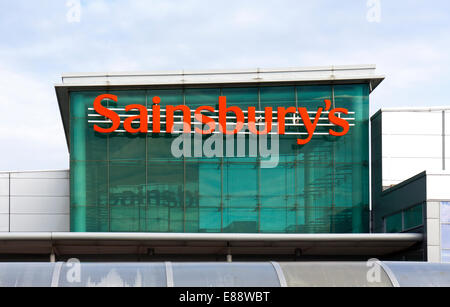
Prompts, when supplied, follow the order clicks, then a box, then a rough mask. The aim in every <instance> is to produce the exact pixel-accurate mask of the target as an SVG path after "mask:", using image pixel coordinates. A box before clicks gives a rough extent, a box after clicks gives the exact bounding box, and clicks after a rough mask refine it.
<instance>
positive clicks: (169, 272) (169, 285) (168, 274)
mask: <svg viewBox="0 0 450 307" xmlns="http://www.w3.org/2000/svg"><path fill="white" fill-rule="evenodd" d="M165 264H166V280H167V288H173V287H174V286H175V284H174V282H173V269H172V263H171V262H166V263H165Z"/></svg>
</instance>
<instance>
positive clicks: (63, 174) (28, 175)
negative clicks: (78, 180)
mask: <svg viewBox="0 0 450 307" xmlns="http://www.w3.org/2000/svg"><path fill="white" fill-rule="evenodd" d="M11 178H14V179H17V178H19V179H69V171H53V172H23V173H20V172H18V173H11Z"/></svg>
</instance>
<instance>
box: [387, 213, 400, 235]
mask: <svg viewBox="0 0 450 307" xmlns="http://www.w3.org/2000/svg"><path fill="white" fill-rule="evenodd" d="M385 223H386V232H387V233H398V232H402V231H403V227H402V224H403V222H402V213H397V214H395V215H392V216H389V217H387V218H386V219H385Z"/></svg>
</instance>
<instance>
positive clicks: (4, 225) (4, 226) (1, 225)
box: [0, 214, 9, 232]
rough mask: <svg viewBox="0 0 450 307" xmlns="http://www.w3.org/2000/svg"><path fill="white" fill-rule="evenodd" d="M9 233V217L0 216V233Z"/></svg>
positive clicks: (6, 215)
mask: <svg viewBox="0 0 450 307" xmlns="http://www.w3.org/2000/svg"><path fill="white" fill-rule="evenodd" d="M8 231H9V215H8V214H0V232H8Z"/></svg>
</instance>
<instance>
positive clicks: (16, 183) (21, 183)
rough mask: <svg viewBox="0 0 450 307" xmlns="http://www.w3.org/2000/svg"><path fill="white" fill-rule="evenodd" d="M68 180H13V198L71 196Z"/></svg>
mask: <svg viewBox="0 0 450 307" xmlns="http://www.w3.org/2000/svg"><path fill="white" fill-rule="evenodd" d="M69 195H70V194H69V180H68V179H11V196H69Z"/></svg>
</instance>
